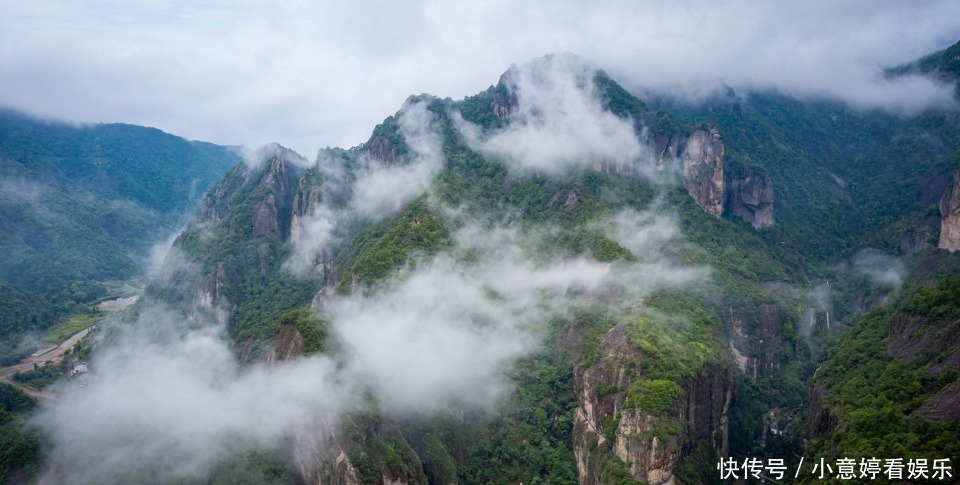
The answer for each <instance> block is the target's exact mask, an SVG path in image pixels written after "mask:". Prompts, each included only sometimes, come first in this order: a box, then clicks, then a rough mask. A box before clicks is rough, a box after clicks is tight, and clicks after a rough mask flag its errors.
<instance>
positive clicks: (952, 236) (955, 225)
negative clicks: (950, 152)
mask: <svg viewBox="0 0 960 485" xmlns="http://www.w3.org/2000/svg"><path fill="white" fill-rule="evenodd" d="M939 247H941V248H943V249H949V250H950V251H956V250H958V249H960V169H957V171H956V172H954V174H953V182H952V183H951V184H950V186H949V187H947V191H946V192H944V193H943V197H942V198H941V199H940V244H939Z"/></svg>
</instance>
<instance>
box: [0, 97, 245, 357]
mask: <svg viewBox="0 0 960 485" xmlns="http://www.w3.org/2000/svg"><path fill="white" fill-rule="evenodd" d="M239 160H240V156H239V153H237V152H236V151H235V150H234V149H229V148H226V147H220V146H216V145H211V144H207V143H203V142H190V141H187V140H184V139H183V138H180V137H176V136H173V135H170V134H167V133H163V132H161V131H160V130H156V129H153V128H145V127H140V126H134V125H124V124H93V125H70V124H65V123H59V122H54V121H44V120H38V119H34V118H31V117H29V116H27V115H24V114H21V113H17V112H14V111H9V110H0V187H2V191H0V249H2V251H0V293H2V294H3V295H4V297H3V299H2V301H3V305H4V308H3V309H0V318H2V322H0V348H2V351H0V358H2V360H3V361H8V360H10V359H14V360H15V359H17V358H18V357H19V354H20V353H21V352H22V351H23V350H25V348H21V347H19V344H20V342H19V341H20V339H21V338H23V337H24V336H25V335H27V334H31V333H32V334H34V341H35V340H36V336H37V333H39V332H42V331H44V330H45V329H46V328H48V327H50V326H52V325H53V324H55V323H57V321H58V320H59V319H61V318H63V317H65V316H66V315H68V314H70V313H71V312H73V311H76V310H78V309H80V308H82V307H83V305H86V304H89V303H91V302H96V301H97V300H98V299H101V298H103V297H105V296H106V291H107V289H106V287H105V286H104V283H105V282H106V281H109V280H114V281H117V282H120V281H124V280H127V279H129V278H131V277H132V276H134V275H136V274H138V273H139V272H140V271H141V270H142V268H144V267H145V266H146V259H147V257H148V256H149V255H148V251H149V249H150V247H151V246H152V245H154V244H156V243H158V242H160V241H161V240H162V239H163V237H164V236H163V235H164V234H166V233H170V232H172V231H173V230H174V229H175V228H176V227H177V226H178V225H180V224H183V223H184V222H185V217H186V216H187V215H188V213H189V212H190V211H191V210H193V208H194V207H195V206H196V204H197V202H198V201H199V199H200V197H201V196H202V195H203V192H204V191H205V190H206V188H207V187H209V186H211V185H213V184H214V183H215V182H216V181H218V180H219V179H220V178H221V177H222V175H223V174H224V173H225V172H226V170H227V169H229V168H230V167H232V166H233V165H235V164H236V163H237V162H238V161H239Z"/></svg>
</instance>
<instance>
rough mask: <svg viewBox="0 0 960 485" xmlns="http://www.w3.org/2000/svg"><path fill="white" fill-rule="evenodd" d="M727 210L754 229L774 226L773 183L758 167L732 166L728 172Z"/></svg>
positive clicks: (767, 174) (768, 174) (764, 171)
mask: <svg viewBox="0 0 960 485" xmlns="http://www.w3.org/2000/svg"><path fill="white" fill-rule="evenodd" d="M727 194H728V200H727V208H728V210H729V211H730V212H732V213H733V214H734V215H736V216H737V217H740V218H741V219H743V220H745V221H747V222H749V223H750V225H751V226H753V228H754V229H763V228H767V227H770V226H773V223H774V218H773V182H772V181H771V180H770V173H769V172H767V171H766V170H764V169H762V168H758V167H749V166H745V165H739V164H736V165H731V166H730V167H729V169H728V171H727Z"/></svg>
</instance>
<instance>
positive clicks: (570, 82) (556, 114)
mask: <svg viewBox="0 0 960 485" xmlns="http://www.w3.org/2000/svg"><path fill="white" fill-rule="evenodd" d="M595 71H596V68H595V67H593V66H591V65H589V64H587V63H585V62H584V61H581V60H580V59H579V58H577V57H576V56H573V55H572V54H563V55H558V56H549V57H541V58H538V59H534V60H533V61H530V62H526V63H523V64H520V65H519V66H513V67H511V68H510V70H509V71H508V72H507V74H506V76H505V78H504V81H505V83H506V84H507V87H508V88H509V89H510V90H511V92H512V93H515V94H516V96H517V106H516V108H515V109H514V112H512V113H511V114H510V123H509V124H508V125H507V126H506V127H505V128H503V129H501V130H496V131H494V132H493V133H481V132H480V130H479V129H478V128H477V127H475V126H471V125H470V124H469V123H466V122H463V121H462V120H461V122H460V123H459V125H460V130H461V132H462V133H463V134H464V136H465V137H466V139H467V141H468V143H470V145H471V146H472V148H474V149H475V150H478V151H480V152H481V153H483V154H485V155H488V156H492V157H494V158H495V159H502V160H504V161H505V162H506V163H507V164H508V165H509V166H512V167H513V168H515V169H519V171H521V172H533V171H539V172H548V173H562V172H564V171H567V170H570V169H574V168H584V167H590V166H592V165H594V164H595V163H604V162H605V163H609V164H614V165H618V166H625V167H633V166H634V164H635V163H636V162H639V161H640V159H641V157H643V156H646V155H648V154H647V153H646V151H645V150H644V147H643V146H642V145H641V144H640V141H639V140H638V138H637V134H636V132H635V130H634V126H633V121H632V120H629V119H621V118H619V117H617V116H616V115H614V114H612V113H610V112H609V111H606V110H604V108H603V105H602V103H601V101H600V98H599V96H598V94H597V92H596V88H595V86H594V84H593V74H594V72H595ZM646 158H648V159H649V157H648V156H647V157H646Z"/></svg>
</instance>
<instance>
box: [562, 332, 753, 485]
mask: <svg viewBox="0 0 960 485" xmlns="http://www.w3.org/2000/svg"><path fill="white" fill-rule="evenodd" d="M600 347H601V354H602V355H603V357H601V358H600V360H599V361H598V362H597V363H595V364H593V365H591V366H589V367H583V366H582V365H578V366H577V368H576V369H575V370H574V388H575V393H576V395H577V402H578V406H577V409H576V411H575V413H574V456H575V458H576V461H577V471H578V474H579V482H580V483H582V484H587V485H591V484H596V485H599V484H603V483H607V480H608V478H609V477H607V476H606V475H605V473H606V472H607V471H608V469H609V465H608V462H609V460H611V459H613V460H616V459H619V460H621V461H622V462H623V463H624V465H625V466H626V469H627V471H628V472H629V473H630V475H631V476H633V477H634V478H636V479H638V480H642V481H644V482H646V483H650V484H657V485H660V484H672V483H675V478H674V471H675V467H676V466H677V464H678V463H679V462H680V460H681V459H682V458H684V457H685V456H686V455H687V454H689V453H690V452H691V451H692V450H693V449H695V448H696V447H697V446H698V445H700V444H701V443H706V444H708V445H709V446H710V447H712V448H713V449H714V450H715V451H716V452H717V453H718V454H720V455H721V456H722V455H725V454H726V453H727V451H728V450H727V447H728V436H729V419H728V412H729V409H730V405H731V404H732V403H733V399H734V392H735V391H734V380H733V377H732V375H731V373H730V370H729V369H727V368H726V367H721V366H708V367H705V368H703V369H701V370H700V372H698V373H697V375H696V376H695V377H694V378H692V379H688V380H686V381H685V382H684V383H683V386H682V387H683V397H682V398H681V399H679V401H678V402H677V403H676V406H675V409H674V410H673V411H671V412H668V415H667V416H655V415H653V414H651V413H650V412H649V411H647V410H644V409H641V408H639V407H626V406H625V403H626V401H627V395H628V392H627V391H628V390H629V389H630V388H631V386H632V385H633V382H634V381H635V380H636V378H637V376H636V375H635V373H636V370H635V369H633V368H631V367H630V363H631V362H639V361H640V360H642V359H643V358H644V357H643V355H642V353H641V352H640V351H639V350H637V349H636V348H634V347H633V346H632V345H631V344H630V342H629V337H628V335H627V330H626V328H625V327H624V325H623V324H620V325H617V326H615V327H613V328H612V329H610V330H609V331H608V332H607V333H606V334H605V335H604V336H603V337H602V338H601V339H600ZM677 422H679V423H680V426H679V429H678V428H676V427H674V426H672V423H677ZM611 454H612V455H615V458H614V457H613V456H611Z"/></svg>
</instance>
